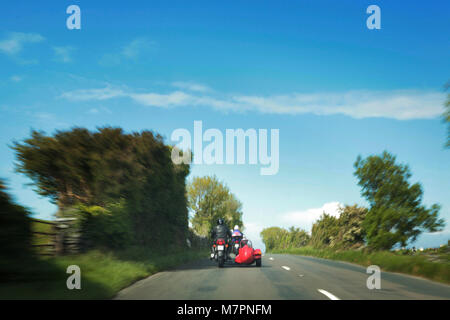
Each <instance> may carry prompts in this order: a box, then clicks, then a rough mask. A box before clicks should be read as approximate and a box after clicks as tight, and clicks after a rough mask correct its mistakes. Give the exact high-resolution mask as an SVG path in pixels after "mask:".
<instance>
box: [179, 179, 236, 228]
mask: <svg viewBox="0 0 450 320" xmlns="http://www.w3.org/2000/svg"><path fill="white" fill-rule="evenodd" d="M187 196H188V205H189V209H190V210H191V211H192V214H193V215H192V219H191V224H192V228H193V229H194V231H195V232H196V233H197V234H198V235H201V236H208V235H209V233H210V231H211V229H212V227H213V226H214V225H215V224H216V221H217V219H219V218H223V219H224V220H225V223H226V224H227V225H228V227H230V228H232V227H233V226H234V225H239V226H240V227H241V229H242V230H243V228H244V226H243V222H242V204H241V202H240V201H239V200H238V199H237V198H236V196H235V195H234V194H232V193H231V192H230V190H229V189H228V187H227V186H226V185H225V184H223V183H222V182H221V181H219V180H218V179H217V177H215V176H205V177H196V178H194V179H193V180H192V182H191V183H190V184H189V185H188V187H187Z"/></svg>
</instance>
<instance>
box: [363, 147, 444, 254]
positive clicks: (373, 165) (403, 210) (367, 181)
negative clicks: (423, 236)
mask: <svg viewBox="0 0 450 320" xmlns="http://www.w3.org/2000/svg"><path fill="white" fill-rule="evenodd" d="M395 160H396V158H395V156H393V155H392V154H390V153H388V152H387V151H384V152H383V154H382V155H381V156H378V155H373V156H369V157H367V158H366V159H362V158H361V156H358V158H357V160H356V162H355V164H354V166H355V169H356V170H355V175H356V177H357V178H358V180H359V181H358V185H360V186H361V187H362V195H363V196H364V197H365V198H366V199H367V200H368V201H369V203H370V209H369V211H368V213H367V215H366V218H365V220H364V222H363V227H364V229H365V231H366V237H367V241H368V244H369V246H370V247H372V248H374V249H391V248H392V247H393V246H394V245H395V244H397V243H399V244H401V245H402V246H405V245H406V244H407V242H408V241H414V240H416V238H417V236H418V235H419V234H420V233H422V232H423V231H429V232H435V231H438V230H440V228H441V227H443V225H444V221H443V220H442V219H438V213H439V209H440V207H439V205H437V204H433V205H432V206H431V207H430V208H426V207H425V206H424V205H422V204H421V203H422V195H423V191H422V187H421V185H420V184H419V183H415V184H412V185H411V184H410V183H409V182H408V180H409V179H410V178H411V172H410V170H409V167H408V166H407V165H404V164H397V163H396V161H395Z"/></svg>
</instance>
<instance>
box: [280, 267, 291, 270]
mask: <svg viewBox="0 0 450 320" xmlns="http://www.w3.org/2000/svg"><path fill="white" fill-rule="evenodd" d="M281 267H282V268H283V269H284V270H287V271H289V270H291V268H289V267H286V266H281Z"/></svg>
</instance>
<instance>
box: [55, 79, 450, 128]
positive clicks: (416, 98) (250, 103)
mask: <svg viewBox="0 0 450 320" xmlns="http://www.w3.org/2000/svg"><path fill="white" fill-rule="evenodd" d="M178 86H185V87H186V91H188V90H190V91H193V90H192V88H191V89H188V88H187V87H188V86H187V85H186V84H185V83H184V84H183V85H180V83H178ZM196 89H197V92H183V91H180V90H178V91H173V92H170V93H158V92H144V93H136V92H132V91H129V90H127V91H122V90H116V89H112V88H111V87H106V88H103V89H88V90H77V91H73V92H68V93H66V94H64V95H63V96H65V97H66V98H69V97H74V95H75V94H77V95H80V97H78V98H77V99H78V100H81V99H82V100H104V99H112V98H116V97H124V96H125V97H129V98H131V99H132V100H134V101H135V102H137V103H139V104H142V105H146V106H152V107H162V108H167V107H185V106H204V107H210V108H213V109H217V110H222V111H234V112H251V111H254V112H260V113H267V114H306V113H310V114H315V115H334V114H343V115H347V116H350V117H353V118H356V119H361V118H369V117H384V118H392V119H397V120H410V119H429V118H435V117H438V116H440V115H441V114H442V112H443V101H444V100H445V94H444V93H442V92H434V91H417V90H402V91H369V90H365V91H347V92H341V93H326V92H325V93H292V94H288V95H276V96H245V95H234V96H218V95H217V94H215V95H213V94H202V92H200V91H201V90H199V88H196ZM194 91H195V90H194ZM105 92H106V94H105Z"/></svg>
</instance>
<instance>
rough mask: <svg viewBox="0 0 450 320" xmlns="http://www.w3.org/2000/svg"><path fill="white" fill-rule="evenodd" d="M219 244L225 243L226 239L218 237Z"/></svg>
mask: <svg viewBox="0 0 450 320" xmlns="http://www.w3.org/2000/svg"><path fill="white" fill-rule="evenodd" d="M217 244H225V240H223V239H218V240H217Z"/></svg>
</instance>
